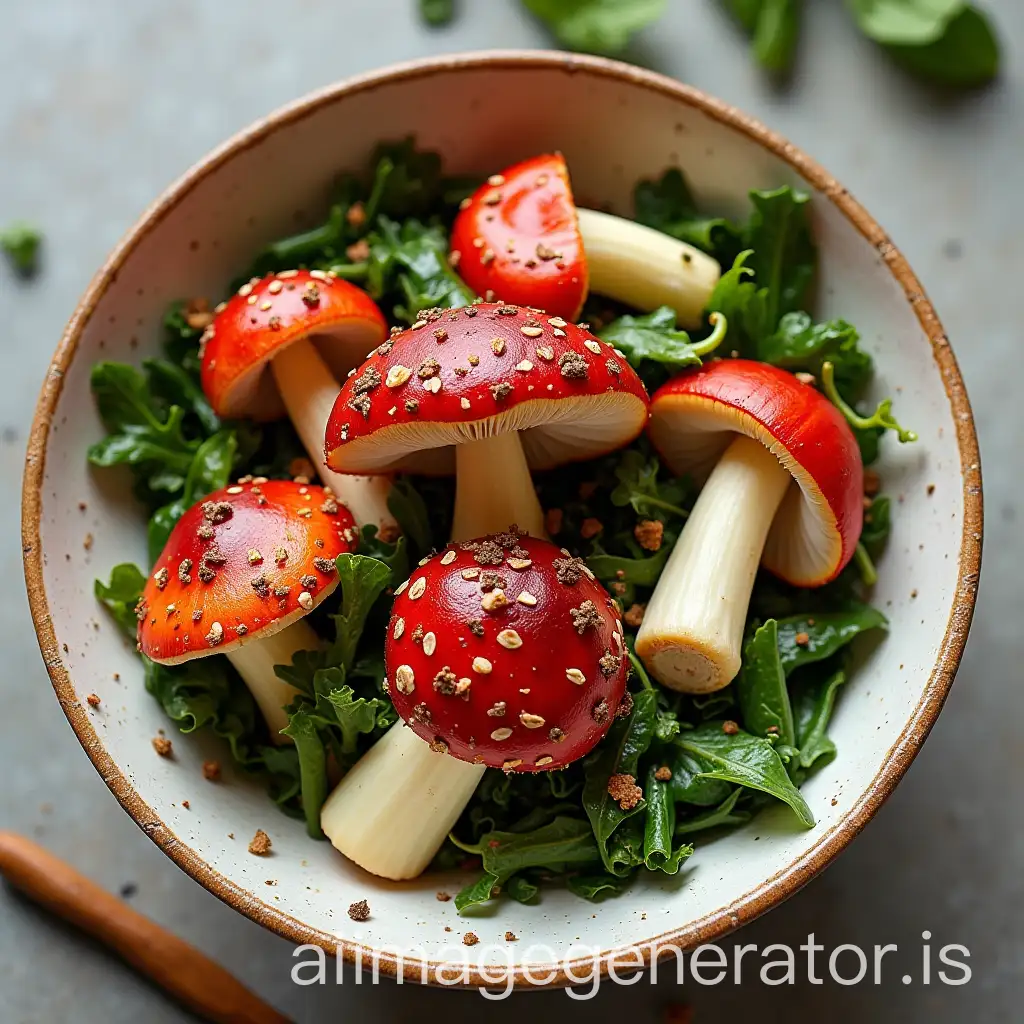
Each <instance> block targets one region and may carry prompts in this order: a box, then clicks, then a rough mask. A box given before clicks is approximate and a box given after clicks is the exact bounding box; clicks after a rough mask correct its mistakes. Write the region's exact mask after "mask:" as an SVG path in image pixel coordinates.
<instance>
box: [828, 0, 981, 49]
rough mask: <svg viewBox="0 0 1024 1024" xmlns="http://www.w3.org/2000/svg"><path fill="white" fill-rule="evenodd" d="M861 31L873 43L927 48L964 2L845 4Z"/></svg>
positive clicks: (863, 0)
mask: <svg viewBox="0 0 1024 1024" xmlns="http://www.w3.org/2000/svg"><path fill="white" fill-rule="evenodd" d="M847 6H848V7H849V8H850V10H851V11H853V15H854V17H855V18H856V19H857V24H858V26H859V27H860V30H861V31H862V32H863V33H864V34H865V35H866V36H868V38H870V39H873V40H874V41H875V42H876V43H885V44H900V45H904V46H927V45H928V44H929V43H934V42H936V41H937V40H938V39H941V38H942V35H943V33H944V32H945V31H946V27H947V26H948V25H949V24H950V22H951V21H953V19H954V18H956V17H957V16H958V15H959V14H960V12H961V11H962V10H963V9H964V7H965V6H967V5H966V4H965V2H964V0H847Z"/></svg>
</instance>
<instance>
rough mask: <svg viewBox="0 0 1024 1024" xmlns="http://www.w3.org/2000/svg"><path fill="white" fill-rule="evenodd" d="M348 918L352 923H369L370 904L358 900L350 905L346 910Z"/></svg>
mask: <svg viewBox="0 0 1024 1024" xmlns="http://www.w3.org/2000/svg"><path fill="white" fill-rule="evenodd" d="M348 916H349V917H351V918H352V920H353V921H369V920H370V904H369V903H367V902H366V900H358V901H357V902H355V903H350V904H349V908H348Z"/></svg>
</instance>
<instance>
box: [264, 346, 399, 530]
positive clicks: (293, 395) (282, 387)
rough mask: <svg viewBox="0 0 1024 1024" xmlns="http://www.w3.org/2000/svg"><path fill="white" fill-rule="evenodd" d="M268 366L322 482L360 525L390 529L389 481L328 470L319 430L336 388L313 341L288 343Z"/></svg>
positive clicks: (322, 437)
mask: <svg viewBox="0 0 1024 1024" xmlns="http://www.w3.org/2000/svg"><path fill="white" fill-rule="evenodd" d="M270 368H271V372H272V373H273V375H274V380H275V381H276V382H277V388H278V391H279V392H280V394H281V398H282V400H283V401H284V404H285V408H287V410H288V415H289V417H290V418H291V421H292V424H293V426H294V427H295V430H296V432H297V433H298V435H299V439H300V440H301V441H302V445H303V447H304V448H305V449H306V452H307V454H308V455H309V457H310V459H311V460H312V462H313V465H314V466H316V470H317V473H319V475H320V479H321V481H322V482H323V484H324V485H325V486H326V487H330V489H331V490H332V491H333V492H334V494H335V495H336V496H337V497H338V498H339V499H340V500H341V501H342V502H344V504H345V505H347V506H348V508H349V510H350V511H351V513H352V515H353V516H354V517H355V520H356V522H357V523H359V524H360V525H362V524H364V523H376V524H377V526H379V527H383V526H389V527H390V526H393V525H394V522H395V519H394V516H392V515H391V513H390V511H389V510H388V493H389V492H390V490H391V478H390V477H387V476H347V475H344V474H341V473H336V472H335V471H334V470H333V469H329V468H328V466H327V462H326V459H325V457H324V428H325V426H326V424H327V421H328V420H329V419H330V417H331V410H332V409H333V408H334V401H335V399H336V398H337V397H338V390H339V384H338V382H337V379H336V378H335V376H334V374H333V372H332V371H331V369H330V367H329V366H328V365H327V363H326V361H325V360H324V358H323V356H321V355H320V353H319V352H318V351H317V349H316V346H315V345H314V344H313V342H312V341H309V340H307V339H303V340H300V341H295V342H293V343H292V344H291V345H289V346H288V347H287V348H286V349H284V350H283V351H282V352H280V353H279V354H278V355H277V356H275V357H274V360H273V362H272V363H271V364H270Z"/></svg>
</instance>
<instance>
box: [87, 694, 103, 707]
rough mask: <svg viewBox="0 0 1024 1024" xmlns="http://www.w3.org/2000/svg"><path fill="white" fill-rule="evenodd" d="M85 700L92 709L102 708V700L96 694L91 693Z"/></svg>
mask: <svg viewBox="0 0 1024 1024" xmlns="http://www.w3.org/2000/svg"><path fill="white" fill-rule="evenodd" d="M85 699H86V701H87V703H88V704H89V706H90V707H94V708H98V707H99V706H100V699H99V697H98V696H97V695H96V694H95V693H90V694H89V696H88V697H86V698H85Z"/></svg>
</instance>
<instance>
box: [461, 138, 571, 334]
mask: <svg viewBox="0 0 1024 1024" xmlns="http://www.w3.org/2000/svg"><path fill="white" fill-rule="evenodd" d="M451 250H452V251H451V261H452V263H453V265H454V266H455V267H456V269H457V270H458V272H459V274H460V276H461V277H462V279H463V280H464V281H465V282H466V284H468V285H469V286H470V287H471V288H472V289H473V290H474V291H475V292H476V293H477V294H478V295H482V296H484V297H485V298H488V297H490V298H496V299H502V300H504V301H506V302H513V303H520V304H522V305H525V306H539V307H540V308H542V309H546V310H549V311H550V312H551V313H553V314H557V315H559V316H563V317H565V318H566V319H568V320H575V319H576V317H578V316H579V313H580V310H581V309H582V307H583V301H584V299H585V298H586V297H587V284H588V279H587V261H586V257H585V256H584V252H583V241H582V238H581V237H580V228H579V222H578V220H577V217H576V206H575V204H574V202H573V197H572V186H571V185H570V184H569V170H568V168H567V167H566V165H565V159H564V158H563V157H562V154H561V153H552V154H544V155H542V156H537V157H533V158H532V159H530V160H524V161H523V162H522V163H519V164H516V165H515V166H513V167H509V168H508V169H507V170H505V171H503V172H502V173H501V174H496V175H493V176H492V177H491V178H489V179H488V181H487V183H486V184H485V185H483V186H481V187H480V188H479V189H478V190H477V191H476V192H475V193H474V194H473V195H472V196H471V197H470V198H469V199H467V200H466V201H465V202H464V204H463V207H462V209H461V211H460V212H459V215H458V216H457V217H456V218H455V224H454V226H453V227H452V237H451Z"/></svg>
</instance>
